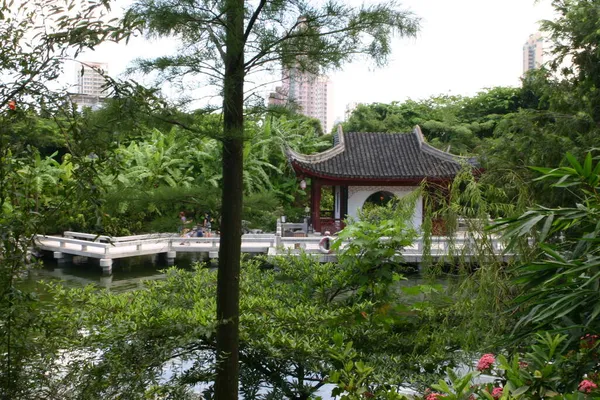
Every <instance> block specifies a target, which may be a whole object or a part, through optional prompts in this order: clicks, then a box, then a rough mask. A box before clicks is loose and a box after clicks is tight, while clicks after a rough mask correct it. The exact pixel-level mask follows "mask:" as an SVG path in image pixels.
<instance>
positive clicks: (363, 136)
mask: <svg viewBox="0 0 600 400" xmlns="http://www.w3.org/2000/svg"><path fill="white" fill-rule="evenodd" d="M338 135H339V142H338V143H337V144H336V146H334V147H333V148H332V149H329V150H327V151H325V152H323V153H319V154H315V155H310V156H305V155H301V154H297V153H295V152H293V151H291V150H290V151H288V156H289V158H290V161H291V163H292V165H293V166H294V168H295V169H296V170H297V171H298V170H301V171H304V172H305V173H307V174H310V173H313V174H315V175H317V176H321V177H331V178H346V179H348V178H354V179H373V180H377V179H380V180H402V179H423V178H441V179H444V178H453V177H454V176H455V175H456V174H457V173H458V172H459V171H460V169H461V164H460V162H459V161H458V157H455V156H453V155H451V154H449V153H445V152H443V151H440V150H437V149H435V148H434V147H431V146H430V145H428V144H427V143H425V141H424V139H423V135H422V134H421V130H420V129H419V127H416V128H415V130H414V131H413V132H412V133H362V132H349V133H343V132H341V130H340V131H339V132H338Z"/></svg>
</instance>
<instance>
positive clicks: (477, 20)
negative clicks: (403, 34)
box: [79, 0, 553, 117]
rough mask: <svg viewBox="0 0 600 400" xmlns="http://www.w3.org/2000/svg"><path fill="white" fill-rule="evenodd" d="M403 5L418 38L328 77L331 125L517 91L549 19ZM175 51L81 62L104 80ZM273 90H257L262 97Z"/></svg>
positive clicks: (528, 3) (138, 47)
mask: <svg viewBox="0 0 600 400" xmlns="http://www.w3.org/2000/svg"><path fill="white" fill-rule="evenodd" d="M123 1H126V0H123ZM347 1H351V2H353V3H354V2H355V1H358V0H347ZM366 2H367V3H368V2H369V0H366ZM121 4H124V3H121ZM401 4H402V5H403V6H404V8H406V9H408V10H410V11H412V12H413V13H414V14H415V15H416V16H417V17H419V18H420V19H421V23H420V26H421V29H420V32H419V33H418V35H417V37H416V38H410V39H404V38H395V39H394V41H393V45H392V56H391V57H390V60H389V64H388V65H387V66H386V67H384V68H374V67H372V66H369V65H368V63H365V62H364V61H363V62H355V63H351V64H348V65H346V66H345V67H344V68H343V69H342V70H339V71H332V72H330V73H329V76H330V78H331V80H332V82H333V104H334V115H335V116H336V117H343V115H344V110H345V107H346V105H347V104H349V103H352V102H356V103H373V102H383V103H388V102H391V101H403V100H406V99H408V98H411V99H415V100H417V99H424V98H427V97H430V96H433V95H439V94H452V95H473V94H475V93H477V92H478V91H480V90H483V89H485V88H489V87H494V86H517V85H519V78H520V76H521V74H522V72H523V71H522V68H523V67H522V62H523V60H522V56H523V53H522V48H523V44H524V43H525V41H526V40H527V39H528V37H529V35H530V34H532V33H534V32H536V31H537V30H538V21H540V20H542V19H551V18H552V17H553V13H552V8H551V6H550V1H549V0H539V1H538V2H535V1H534V0H404V1H402V2H401ZM174 46H175V43H174V42H173V41H169V40H163V41H153V42H149V41H147V40H145V39H143V38H135V39H133V40H132V41H131V42H130V43H129V44H128V45H125V44H106V45H102V46H100V47H98V48H97V49H96V50H95V51H94V52H88V53H85V54H84V55H82V56H81V57H79V59H80V60H84V61H98V62H107V63H108V64H109V73H110V75H113V76H115V75H116V76H118V75H119V74H120V73H121V72H123V71H124V70H125V68H126V67H127V66H128V65H129V64H130V63H131V61H132V60H133V59H135V58H137V57H152V56H158V55H161V54H164V53H168V52H169V51H172V49H173V48H174ZM274 86H275V85H271V86H267V87H265V88H264V89H262V92H263V94H264V96H265V97H266V96H267V94H268V92H269V91H270V90H272V89H273V88H274Z"/></svg>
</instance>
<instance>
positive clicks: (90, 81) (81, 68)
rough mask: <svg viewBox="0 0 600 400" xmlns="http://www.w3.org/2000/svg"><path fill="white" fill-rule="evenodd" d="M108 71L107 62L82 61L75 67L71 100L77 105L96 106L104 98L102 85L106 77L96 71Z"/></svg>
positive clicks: (100, 103)
mask: <svg viewBox="0 0 600 400" xmlns="http://www.w3.org/2000/svg"><path fill="white" fill-rule="evenodd" d="M98 70H101V71H103V72H104V73H105V74H106V73H107V72H108V64H106V63H100V62H89V61H84V62H82V63H81V64H80V65H78V67H77V68H75V93H72V94H71V100H72V101H73V102H74V103H76V104H77V105H78V106H79V107H92V108H98V107H100V106H101V105H102V103H103V102H104V100H105V98H106V93H105V91H104V90H103V89H102V86H103V85H104V83H105V82H106V79H104V77H103V76H102V75H101V74H100V73H99V72H97V71H98Z"/></svg>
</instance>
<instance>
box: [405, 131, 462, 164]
mask: <svg viewBox="0 0 600 400" xmlns="http://www.w3.org/2000/svg"><path fill="white" fill-rule="evenodd" d="M412 133H413V134H414V135H415V136H416V138H417V142H418V143H419V148H420V149H421V150H422V151H424V152H425V153H428V154H430V155H432V156H434V157H438V158H441V159H442V160H444V161H450V162H459V160H460V159H465V160H467V159H468V157H462V156H456V155H454V154H450V153H447V152H445V151H443V150H440V149H437V148H435V147H433V146H432V145H430V144H429V143H427V141H426V140H425V135H423V131H421V127H420V126H419V125H415V128H414V129H413V132H412Z"/></svg>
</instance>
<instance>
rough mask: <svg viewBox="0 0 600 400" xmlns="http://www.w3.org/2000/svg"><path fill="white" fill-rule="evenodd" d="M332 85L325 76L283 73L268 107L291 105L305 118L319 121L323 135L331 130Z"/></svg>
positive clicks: (292, 72) (291, 72) (332, 119)
mask: <svg viewBox="0 0 600 400" xmlns="http://www.w3.org/2000/svg"><path fill="white" fill-rule="evenodd" d="M331 99H332V85H331V81H330V80H329V77H327V75H315V74H312V73H309V72H301V71H300V70H298V69H297V68H290V69H286V70H284V71H283V80H282V85H281V86H279V87H277V88H276V89H275V92H273V93H271V94H270V95H269V105H292V106H295V107H297V108H298V111H299V112H300V113H301V114H303V115H306V116H307V117H312V118H316V119H318V120H319V121H321V126H322V127H323V131H324V133H329V132H331V130H332V129H333V123H334V118H333V107H332V101H331Z"/></svg>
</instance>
